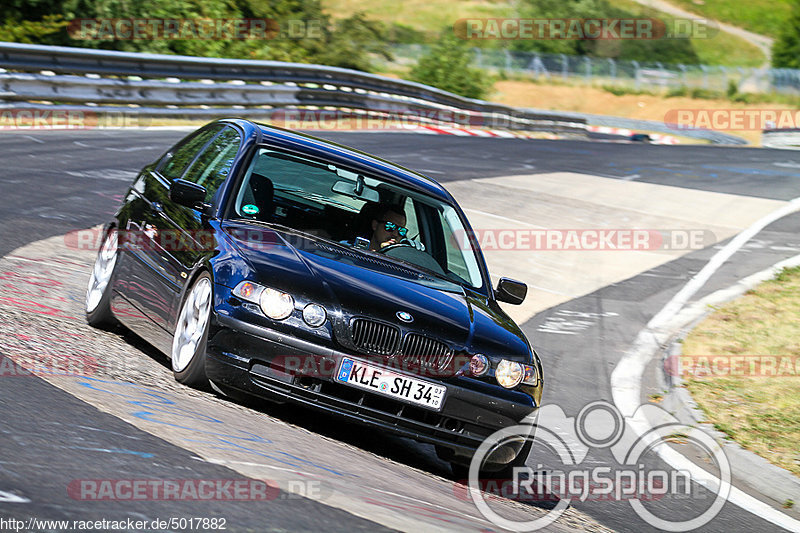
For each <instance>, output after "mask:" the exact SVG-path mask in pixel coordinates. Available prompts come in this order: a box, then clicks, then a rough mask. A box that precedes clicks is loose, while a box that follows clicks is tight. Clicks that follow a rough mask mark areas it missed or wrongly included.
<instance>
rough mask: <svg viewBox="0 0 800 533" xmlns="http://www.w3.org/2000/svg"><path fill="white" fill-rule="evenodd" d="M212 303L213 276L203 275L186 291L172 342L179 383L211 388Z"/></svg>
mask: <svg viewBox="0 0 800 533" xmlns="http://www.w3.org/2000/svg"><path fill="white" fill-rule="evenodd" d="M212 301H213V291H212V284H211V276H210V275H209V274H208V273H207V272H203V273H202V274H200V276H198V277H197V279H196V280H195V281H194V283H193V284H192V287H191V288H190V289H189V290H188V291H187V292H186V296H185V298H184V300H183V304H182V305H181V310H180V312H179V313H178V320H177V323H176V324H175V333H174V336H173V340H172V354H171V356H172V372H173V374H174V375H175V379H176V380H177V381H178V382H180V383H183V384H184V385H188V386H190V387H196V388H206V387H208V378H207V377H206V343H207V342H208V330H209V326H210V325H211V304H212Z"/></svg>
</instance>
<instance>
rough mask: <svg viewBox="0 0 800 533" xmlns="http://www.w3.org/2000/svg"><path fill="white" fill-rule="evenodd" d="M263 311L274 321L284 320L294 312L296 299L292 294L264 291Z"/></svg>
mask: <svg viewBox="0 0 800 533" xmlns="http://www.w3.org/2000/svg"><path fill="white" fill-rule="evenodd" d="M260 303H261V310H262V311H264V314H265V315H267V316H268V317H270V318H272V319H274V320H283V319H284V318H286V317H287V316H289V315H291V314H292V311H294V298H292V295H291V294H286V293H285V292H280V291H276V290H275V289H264V290H263V291H262V292H261V302H260Z"/></svg>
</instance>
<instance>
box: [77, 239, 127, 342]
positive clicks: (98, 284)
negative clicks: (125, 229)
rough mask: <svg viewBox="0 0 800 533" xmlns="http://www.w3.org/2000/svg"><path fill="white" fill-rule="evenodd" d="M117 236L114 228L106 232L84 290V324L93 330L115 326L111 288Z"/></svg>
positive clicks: (115, 265)
mask: <svg viewBox="0 0 800 533" xmlns="http://www.w3.org/2000/svg"><path fill="white" fill-rule="evenodd" d="M118 244H119V235H118V233H117V230H116V228H111V229H110V230H108V233H107V234H106V237H105V239H103V244H102V246H100V250H99V251H98V252H97V259H95V262H94V266H93V267H92V274H91V276H89V286H88V287H87V288H86V307H85V310H86V322H88V323H89V325H90V326H92V327H95V328H108V327H110V326H113V325H114V324H116V322H117V320H116V319H115V318H114V313H113V312H112V311H111V292H112V289H111V286H112V281H113V280H114V273H115V271H116V268H117V257H118V253H117V246H118Z"/></svg>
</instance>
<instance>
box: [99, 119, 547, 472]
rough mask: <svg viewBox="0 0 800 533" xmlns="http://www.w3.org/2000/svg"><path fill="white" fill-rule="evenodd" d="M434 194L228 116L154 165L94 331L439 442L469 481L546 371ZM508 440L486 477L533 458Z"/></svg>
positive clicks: (384, 166) (119, 239) (392, 173)
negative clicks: (467, 471)
mask: <svg viewBox="0 0 800 533" xmlns="http://www.w3.org/2000/svg"><path fill="white" fill-rule="evenodd" d="M526 290H527V289H526V286H525V285H524V284H522V283H520V282H518V281H514V280H511V279H507V278H502V279H500V281H499V282H498V284H497V286H496V287H493V286H492V285H491V283H490V278H489V273H488V271H487V268H486V264H485V262H484V259H483V255H482V254H481V251H480V249H479V247H478V245H477V242H476V239H475V238H474V235H473V232H472V230H471V228H470V226H469V223H468V222H467V220H466V218H465V216H464V213H463V212H462V210H461V209H460V208H459V207H458V205H457V204H456V202H455V200H454V199H453V197H452V196H451V195H450V194H449V193H448V192H447V191H446V190H445V189H444V188H443V187H442V186H441V185H439V184H438V183H436V182H435V181H433V180H431V179H430V178H427V177H425V176H422V175H420V174H417V173H415V172H412V171H410V170H407V169H405V168H402V167H400V166H398V165H395V164H392V163H390V162H387V161H384V160H381V159H378V158H376V157H373V156H370V155H367V154H364V153H362V152H359V151H356V150H353V149H350V148H346V147H344V146H340V145H336V144H333V143H330V142H327V141H323V140H320V139H316V138H314V137H310V136H308V135H303V134H299V133H295V132H290V131H286V130H282V129H278V128H274V127H270V126H266V125H261V124H256V123H253V122H250V121H246V120H238V119H230V120H220V121H216V122H212V123H211V124H208V125H206V126H204V127H203V128H201V129H199V130H198V131H196V132H194V133H192V134H190V135H189V136H187V137H186V138H185V139H183V140H182V141H180V142H179V143H178V144H177V145H175V146H174V147H172V148H171V149H170V150H169V151H167V152H166V153H165V154H164V155H163V156H162V157H161V158H160V159H159V160H158V161H156V162H154V163H152V164H150V165H148V166H146V167H145V168H144V169H143V170H142V171H141V173H140V174H139V175H138V177H137V178H136V179H135V180H134V182H133V184H132V185H131V186H130V189H129V190H128V192H127V194H126V196H125V199H124V201H123V204H122V206H121V207H120V209H119V210H118V212H117V213H116V215H115V217H114V219H113V220H112V221H111V222H110V223H109V224H108V226H107V227H106V229H105V234H104V240H103V245H102V247H101V249H100V252H99V254H98V257H97V261H96V263H95V266H94V269H93V271H92V275H91V278H90V282H89V287H88V290H87V294H86V315H87V319H88V321H89V323H90V324H92V325H95V326H102V325H108V324H111V323H114V322H116V321H118V322H121V323H122V324H123V325H125V326H126V327H128V328H130V329H131V330H133V331H134V332H136V333H137V334H139V335H140V336H141V337H143V338H145V339H146V340H147V341H149V342H150V343H151V344H153V345H154V346H155V347H157V348H158V349H160V350H161V351H163V352H164V353H165V354H167V356H169V357H170V358H171V361H172V368H173V371H174V374H175V378H176V379H177V380H178V381H180V382H182V383H185V384H187V385H192V386H197V387H208V386H210V387H212V388H213V389H214V390H215V391H217V392H218V393H220V394H223V395H228V396H233V397H237V396H243V395H252V396H257V397H261V398H265V399H268V400H272V401H276V402H279V403H285V402H292V403H295V404H300V405H303V406H306V407H308V408H311V409H316V410H318V411H321V412H324V413H329V414H330V415H332V416H338V417H342V418H345V419H347V420H350V421H352V422H356V423H359V424H365V425H369V426H373V427H377V428H380V429H383V430H385V431H389V432H393V433H395V434H399V435H402V436H406V437H410V438H413V439H416V440H418V441H422V442H427V443H431V444H434V445H435V446H436V450H437V454H438V455H439V456H440V457H441V458H442V459H444V460H447V461H450V462H451V464H453V466H454V470H459V469H461V470H460V471H461V472H463V468H464V466H465V465H468V464H469V462H470V459H471V457H472V455H473V454H474V452H475V450H476V448H477V447H478V446H479V445H480V443H481V442H482V441H483V440H484V439H485V438H486V437H488V436H489V435H490V434H492V433H493V432H495V431H496V430H498V429H501V428H504V427H508V426H512V425H517V424H519V423H520V422H523V421H528V422H529V421H530V420H532V416H531V415H533V414H535V413H536V410H537V409H538V407H539V404H540V401H541V397H542V384H543V377H542V367H541V363H540V361H539V359H538V357H537V355H536V353H535V352H534V351H533V349H532V348H531V346H530V344H529V342H528V340H527V339H526V338H525V336H524V334H523V333H522V331H521V330H520V328H519V327H518V326H517V324H515V323H514V322H513V321H512V320H511V319H510V318H509V317H508V315H506V314H505V313H504V312H503V310H502V309H501V308H500V306H499V305H498V301H499V302H508V303H511V304H519V303H521V302H522V301H523V299H524V298H525V294H526ZM529 450H530V439H529V440H528V441H527V442H525V441H523V440H519V441H511V442H505V443H503V444H502V445H501V446H498V447H497V448H496V449H495V450H493V451H492V453H490V454H489V455H488V457H487V459H486V461H485V462H484V464H483V466H482V468H483V470H484V471H487V472H493V471H494V472H497V471H501V470H507V469H508V468H509V467H511V466H514V465H519V464H521V463H523V462H524V461H525V459H526V458H527V456H528V453H529Z"/></svg>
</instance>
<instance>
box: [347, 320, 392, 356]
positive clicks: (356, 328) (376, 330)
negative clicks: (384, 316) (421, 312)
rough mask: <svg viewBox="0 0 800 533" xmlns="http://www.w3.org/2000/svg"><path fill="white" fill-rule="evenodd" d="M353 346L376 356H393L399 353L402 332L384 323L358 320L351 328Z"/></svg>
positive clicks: (354, 321)
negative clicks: (398, 347)
mask: <svg viewBox="0 0 800 533" xmlns="http://www.w3.org/2000/svg"><path fill="white" fill-rule="evenodd" d="M351 328H352V329H351V332H352V335H353V344H355V345H356V347H357V348H358V349H360V350H363V351H365V352H367V353H370V354H375V355H391V354H393V353H395V352H396V351H397V345H398V343H399V341H400V330H399V329H397V328H396V327H394V326H391V325H389V324H384V323H383V322H376V321H374V320H367V319H365V318H356V319H355V320H353V324H352V326H351Z"/></svg>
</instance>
